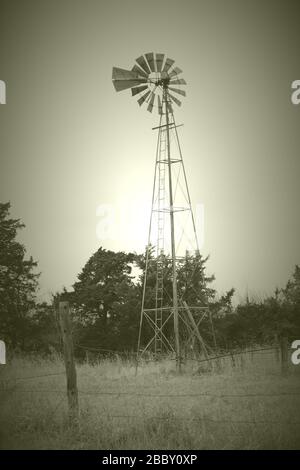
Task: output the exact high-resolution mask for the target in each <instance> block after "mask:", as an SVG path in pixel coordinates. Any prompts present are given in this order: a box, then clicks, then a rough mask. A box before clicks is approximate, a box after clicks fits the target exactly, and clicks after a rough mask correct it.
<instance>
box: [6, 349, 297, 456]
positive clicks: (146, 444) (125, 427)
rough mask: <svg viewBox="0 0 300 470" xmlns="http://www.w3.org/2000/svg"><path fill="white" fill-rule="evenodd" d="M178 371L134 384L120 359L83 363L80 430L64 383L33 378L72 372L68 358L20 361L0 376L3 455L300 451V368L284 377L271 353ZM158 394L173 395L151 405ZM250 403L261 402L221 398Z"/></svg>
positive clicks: (155, 371) (150, 373)
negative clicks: (99, 451)
mask: <svg viewBox="0 0 300 470" xmlns="http://www.w3.org/2000/svg"><path fill="white" fill-rule="evenodd" d="M174 367H175V365H174V361H163V362H161V363H148V364H141V366H140V368H139V370H138V374H137V376H135V366H134V365H133V364H132V363H130V362H123V361H122V360H121V359H120V358H116V359H115V360H103V361H101V362H99V363H97V364H95V365H89V364H86V363H85V364H79V365H78V366H77V375H78V388H79V390H80V393H79V399H80V427H79V430H74V429H72V428H71V427H70V426H69V425H68V419H67V400H66V392H65V387H66V384H65V376H64V374H61V375H47V376H46V377H40V378H28V377H32V376H42V375H44V374H54V373H56V372H60V371H62V372H63V371H64V365H63V363H62V361H61V359H60V358H59V357H53V358H52V359H51V360H45V359H36V360H33V359H26V358H23V359H22V358H14V359H13V360H12V361H11V362H10V363H9V364H7V365H6V366H2V367H1V369H0V389H1V391H0V400H1V405H0V422H1V431H0V448H2V449H129V448H131V449H282V448H288V449H299V448H300V424H293V423H294V422H295V421H299V422H300V413H299V406H300V381H299V378H300V376H299V373H300V366H298V368H297V367H296V366H295V367H294V368H292V367H291V370H290V373H289V374H288V375H287V376H281V375H280V367H279V364H278V362H277V361H276V357H275V354H273V353H271V354H268V353H264V352H262V353H261V354H255V355H253V357H251V355H250V354H247V355H243V357H242V359H241V357H239V356H237V357H236V360H235V365H233V363H232V361H231V360H230V359H223V360H222V361H220V362H219V363H218V364H217V365H215V366H214V368H213V370H212V371H210V372H208V371H206V370H205V367H204V366H202V368H201V370H200V371H199V370H198V365H197V363H196V362H190V363H189V364H187V365H185V366H184V371H183V373H182V374H181V375H180V376H177V375H176V374H175V372H174ZM21 377H24V378H25V377H27V379H24V380H22V379H21V380H16V378H21ZM104 392H105V393H108V394H103V395H101V394H100V393H104ZM112 392H116V393H117V394H116V395H110V394H109V393H112ZM287 392H289V393H291V395H285V393H287ZM131 393H132V394H133V395H131ZM156 394H157V395H165V396H160V397H157V396H143V395H156ZM175 394H176V395H194V396H176V397H175V396H174V395H175ZM201 394H204V395H201ZM205 394H207V395H205ZM209 394H212V395H209ZM245 394H247V395H249V394H253V396H236V397H216V396H215V395H245ZM262 394H263V395H262ZM280 394H282V395H280ZM171 395H173V396H171ZM264 395H265V396H264ZM266 421H267V422H269V423H265V422H266Z"/></svg>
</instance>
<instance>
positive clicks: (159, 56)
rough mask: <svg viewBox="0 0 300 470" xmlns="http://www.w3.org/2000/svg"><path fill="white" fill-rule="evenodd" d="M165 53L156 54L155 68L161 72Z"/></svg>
mask: <svg viewBox="0 0 300 470" xmlns="http://www.w3.org/2000/svg"><path fill="white" fill-rule="evenodd" d="M164 57H165V54H156V69H157V71H158V72H161V69H162V66H163V62H164Z"/></svg>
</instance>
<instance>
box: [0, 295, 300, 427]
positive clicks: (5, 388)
mask: <svg viewBox="0 0 300 470" xmlns="http://www.w3.org/2000/svg"><path fill="white" fill-rule="evenodd" d="M61 304H63V305H60V318H61V325H60V326H61V330H62V339H63V344H64V355H65V370H58V371H56V372H51V373H47V374H37V375H28V376H26V375H25V376H20V377H7V378H6V379H4V380H0V401H1V394H3V393H12V392H13V393H19V394H31V393H34V394H35V393H40V394H49V393H50V394H58V395H59V394H61V395H62V397H60V399H59V400H58V402H57V403H56V405H55V407H54V409H52V410H51V412H50V413H49V417H50V416H54V414H55V413H56V412H57V410H58V409H59V408H60V406H61V405H62V404H63V403H64V402H65V396H66V390H65V389H63V388H57V389H54V388H40V389H39V388H18V384H19V383H20V382H21V383H24V382H25V383H27V381H32V380H37V379H38V380H40V379H44V378H49V377H52V378H54V377H59V376H62V375H63V376H66V382H67V397H68V405H69V416H70V419H71V422H72V424H73V425H74V423H75V424H77V425H78V423H79V405H78V395H79V396H81V397H84V396H92V397H104V396H111V397H114V399H119V398H121V397H125V396H126V397H132V398H135V399H139V398H143V399H146V398H167V399H168V400H173V399H186V398H201V397H202V398H206V397H208V398H215V399H219V400H224V399H231V400H237V399H243V398H257V397H261V398H262V397H266V398H267V397H296V398H297V397H298V398H299V405H300V388H299V389H295V390H292V391H278V392H270V393H266V392H261V393H259V392H256V393H213V392H197V393H174V392H173V393H153V392H138V391H125V392H124V391H111V390H95V389H93V390H92V389H78V388H77V377H76V369H75V361H74V347H75V348H76V347H77V348H79V349H82V350H90V351H92V352H96V353H103V352H104V353H109V354H113V355H118V356H125V357H126V358H127V359H128V358H129V357H131V358H132V357H133V358H136V353H134V352H124V351H116V350H111V349H105V348H95V347H91V346H88V345H82V344H77V343H75V344H73V341H72V334H71V322H70V317H69V306H68V302H61ZM280 346H281V347H279V346H273V347H263V348H255V349H246V350H240V351H232V352H229V353H228V352H227V353H226V354H219V355H215V356H212V357H209V358H206V359H196V358H188V360H191V361H196V362H197V363H207V362H209V361H217V360H219V359H223V358H230V359H232V357H234V356H240V355H243V354H247V355H248V354H249V353H250V354H269V353H276V354H277V357H278V356H279V357H280V360H281V363H283V362H284V360H285V359H287V357H288V354H287V350H286V348H287V342H286V341H283V342H282V343H281V345H280ZM279 353H280V354H279ZM168 359H171V360H176V358H169V357H168ZM281 371H282V372H283V373H284V372H286V364H284V365H282V366H281ZM12 382H13V385H12V384H11V383H12ZM101 416H102V417H103V418H106V419H135V420H145V419H148V418H149V419H155V420H160V421H166V420H167V421H169V420H171V419H176V420H177V419H178V420H179V421H189V422H191V421H196V422H197V421H199V422H201V421H203V422H211V423H217V424H221V423H228V424H253V425H271V424H279V425H283V424H288V425H296V426H298V425H300V420H288V421H287V420H255V419H254V420H234V419H215V418H210V417H207V416H200V417H198V416H191V417H182V416H178V415H171V416H147V415H145V414H142V415H139V414H132V415H131V414H110V413H104V414H101Z"/></svg>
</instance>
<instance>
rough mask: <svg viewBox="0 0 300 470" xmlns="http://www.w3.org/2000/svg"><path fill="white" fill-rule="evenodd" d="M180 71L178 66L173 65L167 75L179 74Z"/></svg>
mask: <svg viewBox="0 0 300 470" xmlns="http://www.w3.org/2000/svg"><path fill="white" fill-rule="evenodd" d="M180 73H182V70H181V69H180V68H179V67H175V68H174V69H173V70H172V71H171V72H170V73H169V77H170V78H171V77H174V75H179V74H180Z"/></svg>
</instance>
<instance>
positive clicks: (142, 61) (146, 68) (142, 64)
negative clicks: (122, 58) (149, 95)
mask: <svg viewBox="0 0 300 470" xmlns="http://www.w3.org/2000/svg"><path fill="white" fill-rule="evenodd" d="M135 61H136V62H137V63H138V65H139V66H140V67H141V68H142V69H143V70H144V71H145V72H146V73H147V74H149V73H151V70H150V69H149V65H148V64H147V62H146V59H145V57H144V56H143V55H141V56H140V57H138V58H137V59H135Z"/></svg>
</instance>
